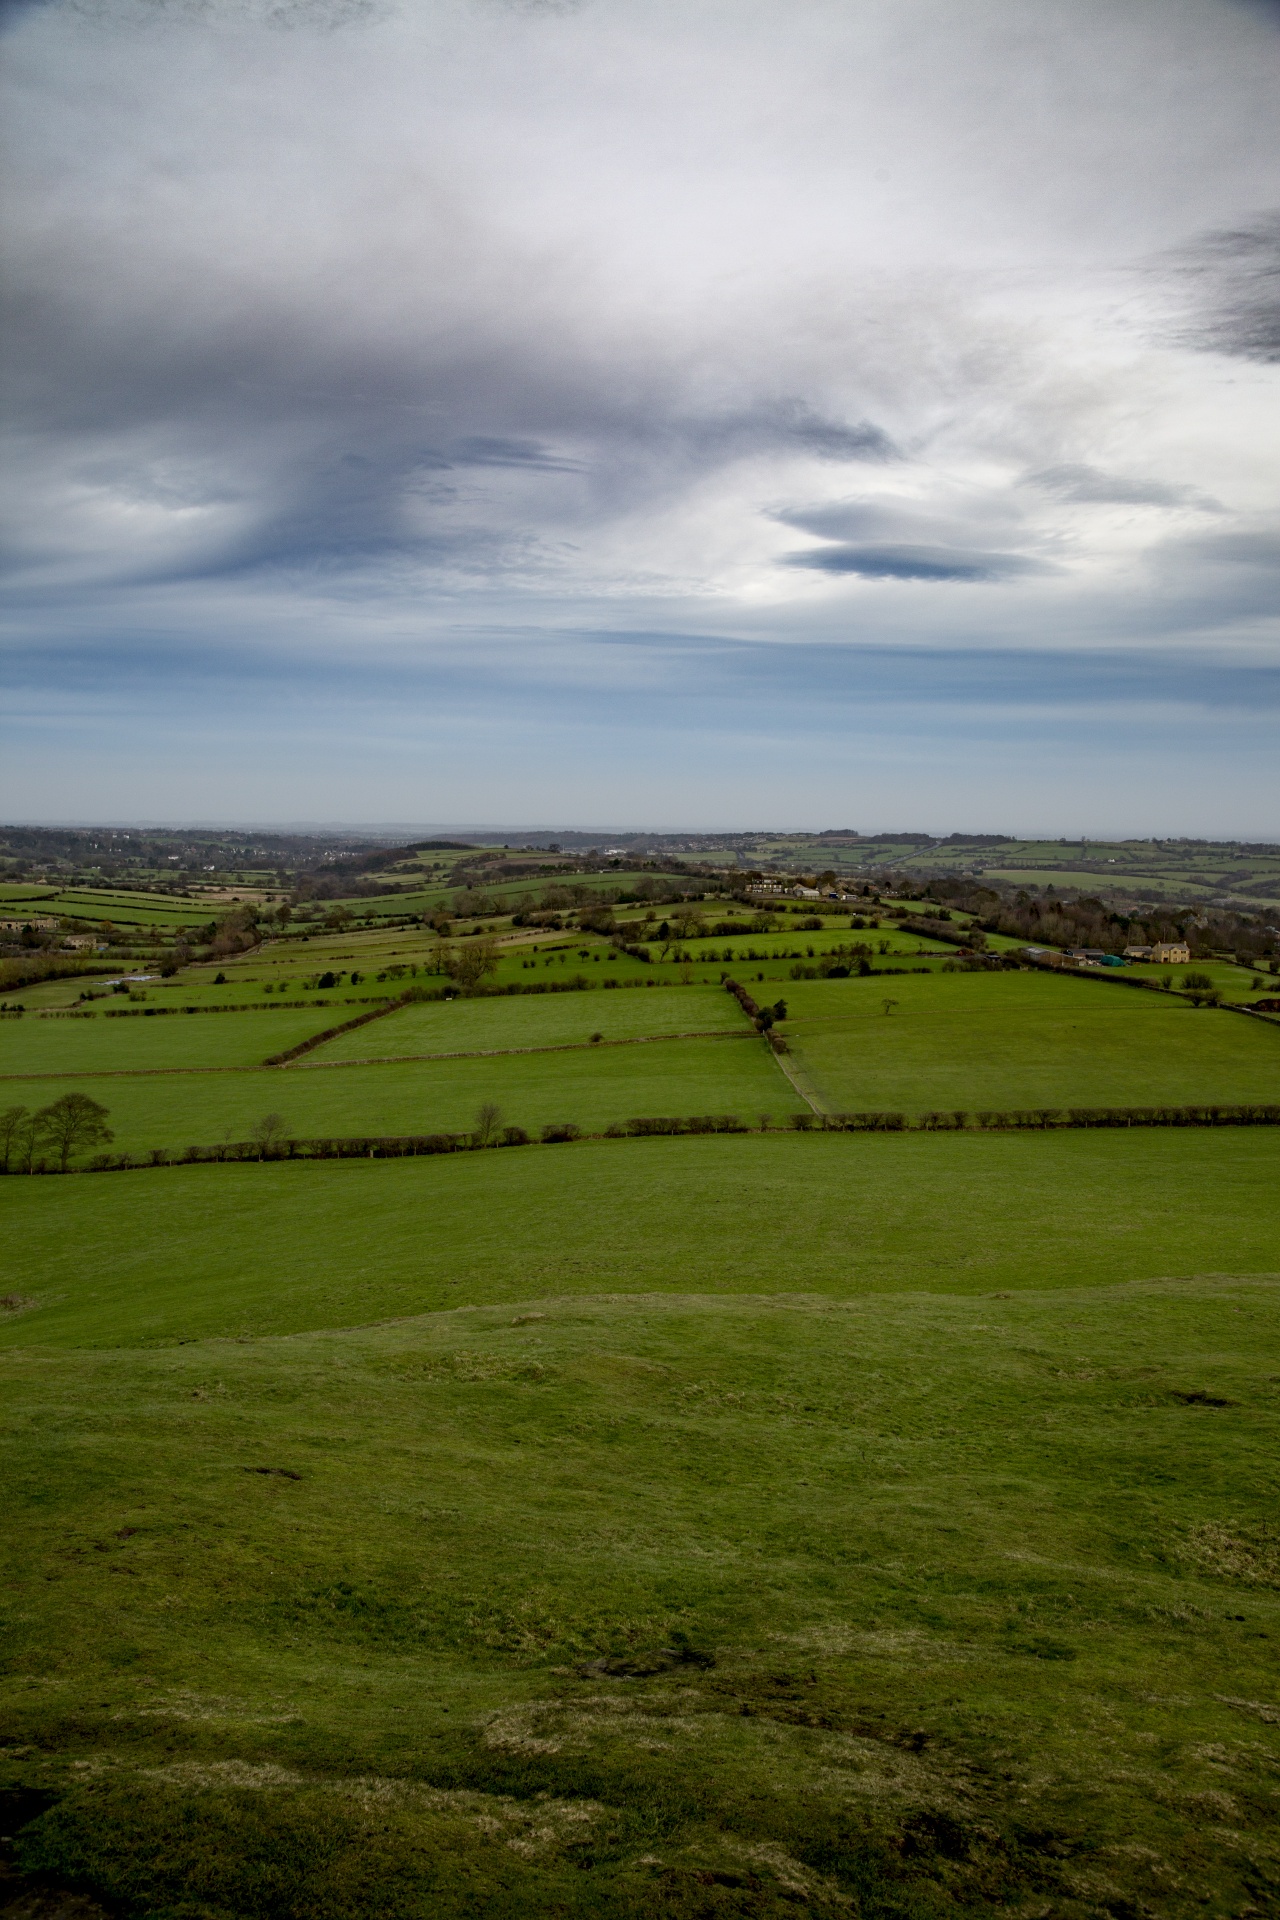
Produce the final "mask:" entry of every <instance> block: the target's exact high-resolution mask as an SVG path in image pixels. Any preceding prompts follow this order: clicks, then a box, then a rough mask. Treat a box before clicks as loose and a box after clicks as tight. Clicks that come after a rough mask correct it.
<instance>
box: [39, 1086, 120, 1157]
mask: <svg viewBox="0 0 1280 1920" xmlns="http://www.w3.org/2000/svg"><path fill="white" fill-rule="evenodd" d="M35 1124H36V1127H37V1129H38V1132H39V1136H40V1138H41V1140H47V1141H48V1143H49V1145H50V1146H51V1147H52V1148H53V1150H54V1152H55V1153H56V1154H57V1156H58V1168H59V1171H60V1172H62V1173H65V1172H66V1170H67V1162H68V1161H69V1160H70V1158H71V1156H72V1154H73V1153H76V1152H77V1151H79V1150H80V1149H81V1148H83V1147H100V1146H105V1145H106V1143H107V1142H108V1141H109V1140H112V1139H114V1137H115V1136H114V1134H113V1133H112V1131H111V1129H110V1127H109V1126H108V1125H107V1109H106V1108H105V1107H103V1106H100V1105H99V1104H98V1102H97V1101H96V1100H91V1099H90V1098H89V1096H88V1094H87V1093H64V1094H63V1096H62V1098H61V1100H55V1101H54V1103H53V1105H52V1106H50V1107H41V1109H40V1111H39V1113H37V1114H36V1116H35Z"/></svg>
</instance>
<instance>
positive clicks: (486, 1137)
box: [472, 1100, 502, 1147]
mask: <svg viewBox="0 0 1280 1920" xmlns="http://www.w3.org/2000/svg"><path fill="white" fill-rule="evenodd" d="M501 1125H502V1108H501V1107H500V1106H499V1105H498V1103H497V1101H496V1100H482V1101H481V1103H480V1105H479V1106H478V1107H477V1108H476V1124H475V1131H474V1134H473V1136H472V1137H473V1138H474V1140H475V1143H476V1145H477V1146H478V1147H487V1146H489V1145H490V1143H491V1142H492V1140H493V1136H494V1134H495V1133H496V1132H497V1131H498V1128H499V1127H500V1126H501Z"/></svg>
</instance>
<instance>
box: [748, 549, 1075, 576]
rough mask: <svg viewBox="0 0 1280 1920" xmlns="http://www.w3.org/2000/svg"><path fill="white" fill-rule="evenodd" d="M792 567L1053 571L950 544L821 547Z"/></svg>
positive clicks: (906, 572)
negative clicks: (961, 548) (949, 545)
mask: <svg viewBox="0 0 1280 1920" xmlns="http://www.w3.org/2000/svg"><path fill="white" fill-rule="evenodd" d="M785 564H786V565H787V566H789V567H810V568H812V569H814V571H816V572H818V573H856V574H861V575H862V577H863V578H864V579H867V580H969V581H975V580H1008V579H1012V578H1014V577H1015V576H1016V575H1018V574H1028V573H1044V572H1047V571H1049V569H1047V568H1046V567H1045V566H1044V565H1043V563H1042V562H1039V561H1035V560H1027V559H1024V558H1023V557H1022V556H1021V555H1019V554H1015V553H978V552H962V551H958V550H956V549H953V548H948V547H912V546H882V547H851V546H830V547H819V548H817V549H815V550H814V551H813V552H811V553H792V554H788V555H787V557H786V562H785Z"/></svg>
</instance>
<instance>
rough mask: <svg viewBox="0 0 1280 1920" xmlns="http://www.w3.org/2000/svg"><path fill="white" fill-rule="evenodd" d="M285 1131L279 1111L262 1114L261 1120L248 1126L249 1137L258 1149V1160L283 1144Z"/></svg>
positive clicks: (286, 1130) (282, 1116)
mask: <svg viewBox="0 0 1280 1920" xmlns="http://www.w3.org/2000/svg"><path fill="white" fill-rule="evenodd" d="M287 1132H288V1128H287V1127H286V1125H285V1120H284V1115H283V1114H279V1113H268V1114H264V1115H263V1117H262V1119H261V1120H259V1121H257V1122H256V1123H255V1124H254V1125H253V1126H252V1127H250V1129H249V1138H250V1139H251V1140H252V1141H253V1142H254V1144H255V1146H256V1147H257V1149H258V1158H259V1160H265V1159H266V1158H267V1155H268V1154H271V1153H276V1152H278V1151H279V1149H280V1147H281V1146H282V1145H283V1144H284V1140H285V1136H286V1134H287Z"/></svg>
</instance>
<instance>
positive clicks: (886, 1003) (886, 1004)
mask: <svg viewBox="0 0 1280 1920" xmlns="http://www.w3.org/2000/svg"><path fill="white" fill-rule="evenodd" d="M897 1004H898V1002H897V1001H896V1000H882V1001H881V1002H880V1005H881V1006H882V1007H883V1008H884V1010H885V1012H886V1013H887V1014H888V1013H892V1012H893V1010H894V1008H895V1007H896V1006H897Z"/></svg>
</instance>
